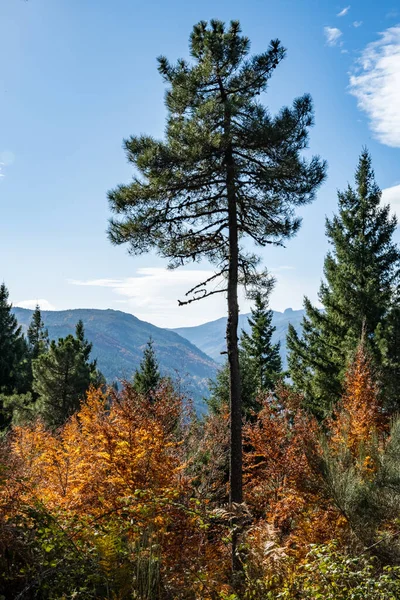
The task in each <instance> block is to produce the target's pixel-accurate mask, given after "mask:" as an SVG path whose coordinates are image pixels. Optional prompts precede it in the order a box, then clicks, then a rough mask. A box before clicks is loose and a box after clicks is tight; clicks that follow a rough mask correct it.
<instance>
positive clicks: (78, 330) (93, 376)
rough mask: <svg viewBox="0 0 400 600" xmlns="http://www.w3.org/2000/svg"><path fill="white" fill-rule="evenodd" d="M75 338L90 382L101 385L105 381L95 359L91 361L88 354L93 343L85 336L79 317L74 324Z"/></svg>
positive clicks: (96, 385)
mask: <svg viewBox="0 0 400 600" xmlns="http://www.w3.org/2000/svg"><path fill="white" fill-rule="evenodd" d="M75 338H76V340H77V341H78V343H79V345H80V349H81V352H82V354H83V357H84V359H85V361H86V363H87V364H88V366H89V368H90V382H91V384H92V385H94V386H95V387H98V386H100V385H103V384H104V383H105V378H104V376H103V374H102V373H101V372H100V371H99V370H98V368H97V359H94V360H92V361H91V360H90V354H91V352H92V348H93V344H92V343H91V342H89V341H88V340H87V339H86V337H85V328H84V325H83V321H82V319H79V321H78V322H77V324H76V327H75Z"/></svg>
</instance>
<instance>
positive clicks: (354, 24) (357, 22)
mask: <svg viewBox="0 0 400 600" xmlns="http://www.w3.org/2000/svg"><path fill="white" fill-rule="evenodd" d="M362 24H363V22H362V21H353V27H355V28H356V29H357V28H358V27H361V25H362Z"/></svg>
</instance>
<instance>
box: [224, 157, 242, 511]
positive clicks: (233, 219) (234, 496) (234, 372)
mask: <svg viewBox="0 0 400 600" xmlns="http://www.w3.org/2000/svg"><path fill="white" fill-rule="evenodd" d="M226 161H227V177H226V180H227V192H228V220H229V272H228V323H227V328H226V340H227V350H228V361H229V384H230V433H231V444H230V502H237V503H241V502H242V501H243V489H242V488H243V482H242V397H241V381H240V370H239V348H238V335H237V331H238V321H239V304H238V296H237V292H238V266H239V265H238V256H239V244H238V226H237V208H236V195H235V186H234V164H233V157H232V149H231V147H229V148H228V150H227V153H226Z"/></svg>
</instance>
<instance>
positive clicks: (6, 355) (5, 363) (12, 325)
mask: <svg viewBox="0 0 400 600" xmlns="http://www.w3.org/2000/svg"><path fill="white" fill-rule="evenodd" d="M8 297H9V293H8V290H7V288H6V286H5V284H4V283H2V284H1V286H0V430H3V429H5V428H6V427H7V426H8V425H9V423H10V419H11V415H10V414H9V410H5V406H4V403H5V400H6V396H10V395H14V394H24V393H26V392H27V391H28V390H27V363H28V351H27V345H26V341H25V338H24V336H23V335H22V332H21V327H20V326H19V325H18V322H17V319H16V317H15V315H14V314H13V313H12V311H11V309H12V305H11V303H9V301H8Z"/></svg>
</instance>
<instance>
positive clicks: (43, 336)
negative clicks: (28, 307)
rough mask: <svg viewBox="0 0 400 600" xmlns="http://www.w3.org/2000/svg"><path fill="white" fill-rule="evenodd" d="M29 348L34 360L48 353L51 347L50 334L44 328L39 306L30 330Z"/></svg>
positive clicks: (34, 313) (28, 335)
mask: <svg viewBox="0 0 400 600" xmlns="http://www.w3.org/2000/svg"><path fill="white" fill-rule="evenodd" d="M27 337H28V348H29V354H30V356H31V358H32V360H33V359H35V358H38V357H39V355H40V354H43V352H46V350H47V349H48V347H49V333H48V331H47V329H45V327H44V323H43V320H42V313H41V312H40V306H39V305H38V304H37V305H36V308H35V310H34V312H33V315H32V319H31V322H30V325H29V328H28V333H27Z"/></svg>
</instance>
